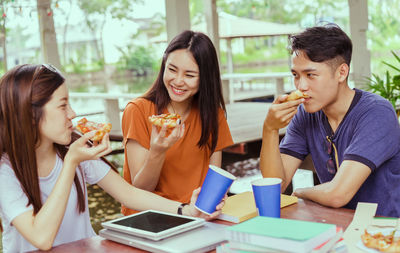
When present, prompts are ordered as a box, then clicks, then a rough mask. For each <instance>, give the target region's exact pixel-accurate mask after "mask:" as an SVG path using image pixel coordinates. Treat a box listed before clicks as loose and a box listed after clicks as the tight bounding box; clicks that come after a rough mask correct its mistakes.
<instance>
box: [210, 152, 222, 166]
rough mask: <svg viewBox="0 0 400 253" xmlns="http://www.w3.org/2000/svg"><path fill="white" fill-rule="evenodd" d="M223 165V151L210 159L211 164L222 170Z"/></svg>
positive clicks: (214, 154) (215, 153)
mask: <svg viewBox="0 0 400 253" xmlns="http://www.w3.org/2000/svg"><path fill="white" fill-rule="evenodd" d="M221 163H222V151H216V152H214V153H213V154H212V155H211V157H210V164H212V165H215V166H217V167H219V168H221Z"/></svg>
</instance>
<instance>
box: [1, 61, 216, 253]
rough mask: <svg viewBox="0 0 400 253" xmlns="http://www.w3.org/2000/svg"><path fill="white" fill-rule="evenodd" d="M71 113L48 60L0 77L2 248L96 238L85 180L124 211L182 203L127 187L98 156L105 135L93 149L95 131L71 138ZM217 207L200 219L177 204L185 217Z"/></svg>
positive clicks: (106, 145)
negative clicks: (128, 208) (97, 186)
mask: <svg viewBox="0 0 400 253" xmlns="http://www.w3.org/2000/svg"><path fill="white" fill-rule="evenodd" d="M74 117H75V112H74V111H73V110H72V109H71V107H70V104H69V99H68V90H67V86H66V84H65V83H64V78H63V76H62V75H61V74H60V73H59V71H58V70H56V69H55V68H54V67H52V66H51V65H47V64H43V65H21V66H17V67H15V68H13V69H12V70H10V71H8V72H7V73H6V74H5V75H4V76H3V77H2V78H1V79H0V217H1V220H2V223H3V229H4V231H3V234H2V237H3V238H2V239H3V249H4V252H22V251H30V250H35V249H37V248H39V249H44V250H47V249H50V248H51V247H52V246H56V245H59V244H62V243H67V242H71V241H75V240H80V239H83V238H87V237H91V236H93V235H95V233H94V231H93V229H92V227H91V224H90V219H89V211H88V203H87V191H86V183H89V184H94V183H97V184H98V185H99V186H100V187H101V188H103V189H104V190H105V191H106V192H108V193H109V194H110V195H111V196H113V197H114V198H116V199H117V200H118V201H119V202H121V203H123V204H124V205H126V206H129V207H130V208H135V209H138V210H145V209H158V210H162V211H167V212H174V213H176V212H177V210H178V209H179V207H180V205H181V203H179V202H177V201H171V200H168V199H165V198H162V197H160V196H158V195H156V194H152V193H150V192H147V191H143V190H140V189H137V188H135V187H132V186H131V185H129V184H128V183H126V182H125V181H124V180H123V179H122V177H120V176H119V175H118V174H117V173H115V172H114V171H113V170H110V166H108V165H107V164H106V163H104V162H103V161H102V160H100V158H101V157H102V156H104V155H106V154H108V153H109V152H110V151H111V148H110V142H109V138H108V135H105V137H104V138H103V140H102V141H101V142H100V143H98V144H97V145H94V146H89V145H87V143H88V140H89V139H90V138H91V137H93V136H94V131H93V132H90V133H87V134H85V135H83V136H82V137H80V138H79V139H77V140H75V141H74V140H73V138H72V137H71V136H72V133H73V124H72V119H73V118H74ZM198 192H199V191H198V190H197V191H194V192H193V196H192V203H194V201H195V200H196V199H197V195H198ZM218 208H219V210H220V209H221V208H222V204H221V205H219V207H218ZM219 212H220V211H216V212H215V213H213V214H212V215H210V216H205V215H204V214H201V213H200V212H199V211H197V210H196V209H195V207H194V204H191V205H189V206H185V208H183V214H186V215H192V216H202V217H204V218H207V219H211V218H214V217H215V216H217V215H218V214H219Z"/></svg>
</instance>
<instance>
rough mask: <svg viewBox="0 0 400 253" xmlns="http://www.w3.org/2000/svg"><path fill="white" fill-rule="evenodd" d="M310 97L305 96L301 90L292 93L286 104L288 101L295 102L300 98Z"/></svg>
mask: <svg viewBox="0 0 400 253" xmlns="http://www.w3.org/2000/svg"><path fill="white" fill-rule="evenodd" d="M308 97H309V96H308V95H306V94H304V93H303V92H301V91H299V90H295V91H292V92H291V93H290V94H289V95H288V96H287V98H286V100H285V102H287V101H294V100H297V99H300V98H308Z"/></svg>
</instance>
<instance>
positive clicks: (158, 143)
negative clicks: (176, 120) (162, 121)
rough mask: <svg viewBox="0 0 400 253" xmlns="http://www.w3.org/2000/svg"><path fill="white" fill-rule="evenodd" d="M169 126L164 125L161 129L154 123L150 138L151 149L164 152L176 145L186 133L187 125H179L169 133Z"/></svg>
mask: <svg viewBox="0 0 400 253" xmlns="http://www.w3.org/2000/svg"><path fill="white" fill-rule="evenodd" d="M167 131H168V128H167V126H166V125H164V126H163V127H162V128H161V130H160V131H158V129H157V127H156V126H154V125H153V129H152V131H151V138H150V150H153V151H156V152H159V153H163V152H165V151H166V150H168V149H169V148H170V147H171V146H172V145H174V144H175V143H176V142H177V141H178V140H179V139H180V138H182V136H183V134H184V133H185V125H184V124H182V125H177V126H176V127H175V128H174V129H173V130H172V131H171V133H170V134H169V135H167Z"/></svg>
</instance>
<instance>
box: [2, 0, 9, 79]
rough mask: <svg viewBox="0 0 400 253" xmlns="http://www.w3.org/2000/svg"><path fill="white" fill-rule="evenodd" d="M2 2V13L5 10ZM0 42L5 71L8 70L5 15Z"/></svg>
mask: <svg viewBox="0 0 400 253" xmlns="http://www.w3.org/2000/svg"><path fill="white" fill-rule="evenodd" d="M1 4H2V8H3V13H4V10H5V6H4V1H1ZM0 37H1V38H0V43H1V47H2V48H3V67H4V72H6V71H7V70H8V67H7V44H6V41H7V33H6V17H3V18H2V22H1V31H0Z"/></svg>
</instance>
